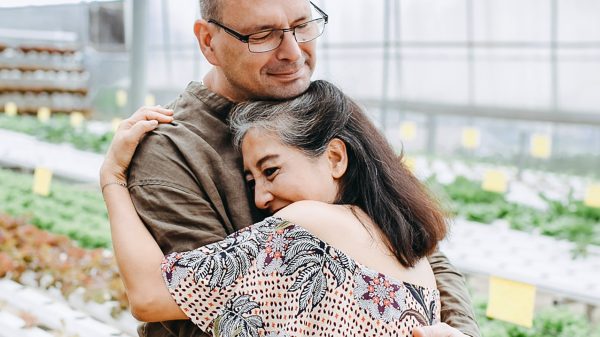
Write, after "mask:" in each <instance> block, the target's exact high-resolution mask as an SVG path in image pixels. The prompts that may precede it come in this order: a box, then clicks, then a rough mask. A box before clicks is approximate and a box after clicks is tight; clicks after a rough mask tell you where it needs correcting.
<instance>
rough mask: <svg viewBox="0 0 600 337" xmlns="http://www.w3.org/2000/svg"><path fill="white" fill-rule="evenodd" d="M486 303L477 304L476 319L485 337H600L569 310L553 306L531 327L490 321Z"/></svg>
mask: <svg viewBox="0 0 600 337" xmlns="http://www.w3.org/2000/svg"><path fill="white" fill-rule="evenodd" d="M486 307H487V301H486V300H481V299H479V300H477V301H475V316H476V319H477V322H478V323H479V327H480V329H481V335H482V336H485V337H600V329H598V328H597V327H595V326H593V325H592V324H591V323H590V322H589V321H588V320H587V319H586V318H585V316H583V315H578V314H575V313H574V312H572V311H571V310H569V309H568V308H567V307H561V306H556V307H549V308H544V309H542V310H541V311H540V312H539V313H536V315H535V318H534V320H533V326H532V327H531V328H524V327H521V326H518V325H514V324H511V323H507V322H503V321H498V320H494V319H491V318H488V317H487V316H486V314H485V310H486Z"/></svg>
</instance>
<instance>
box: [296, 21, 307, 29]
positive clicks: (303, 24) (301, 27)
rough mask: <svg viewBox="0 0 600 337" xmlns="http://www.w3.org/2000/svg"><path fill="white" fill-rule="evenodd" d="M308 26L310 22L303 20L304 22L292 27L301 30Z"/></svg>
mask: <svg viewBox="0 0 600 337" xmlns="http://www.w3.org/2000/svg"><path fill="white" fill-rule="evenodd" d="M308 26H310V22H305V23H302V24H299V25H297V26H296V27H294V28H296V29H300V30H302V29H306V28H307V27H308Z"/></svg>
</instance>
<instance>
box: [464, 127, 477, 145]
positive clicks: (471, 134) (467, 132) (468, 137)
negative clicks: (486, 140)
mask: <svg viewBox="0 0 600 337" xmlns="http://www.w3.org/2000/svg"><path fill="white" fill-rule="evenodd" d="M480 139H481V134H480V132H479V129H477V128H464V129H463V130H462V145H463V146H464V147H465V148H467V149H476V148H478V147H479V144H480Z"/></svg>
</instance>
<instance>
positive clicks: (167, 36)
mask: <svg viewBox="0 0 600 337" xmlns="http://www.w3.org/2000/svg"><path fill="white" fill-rule="evenodd" d="M160 6H161V12H162V22H163V32H162V33H163V48H160V49H159V52H162V53H164V54H165V64H166V67H167V76H168V78H169V83H173V56H172V53H171V24H170V22H169V4H168V2H167V0H162V1H161V3H160Z"/></svg>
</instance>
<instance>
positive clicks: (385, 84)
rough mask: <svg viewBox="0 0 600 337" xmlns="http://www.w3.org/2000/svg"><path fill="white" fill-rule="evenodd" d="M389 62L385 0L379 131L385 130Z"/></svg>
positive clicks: (387, 14)
mask: <svg viewBox="0 0 600 337" xmlns="http://www.w3.org/2000/svg"><path fill="white" fill-rule="evenodd" d="M389 60H390V0H385V6H384V13H383V67H382V69H383V74H382V79H381V81H382V83H381V91H382V93H381V101H382V105H381V112H380V113H381V116H380V121H381V129H382V130H383V131H384V133H385V130H386V129H387V117H388V116H387V113H388V111H387V101H388V86H389V83H388V82H389V72H390V71H389V67H390V66H389V63H390V62H389Z"/></svg>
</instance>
